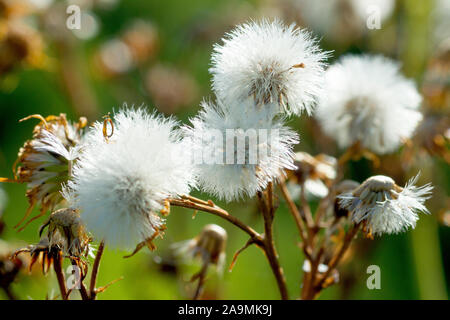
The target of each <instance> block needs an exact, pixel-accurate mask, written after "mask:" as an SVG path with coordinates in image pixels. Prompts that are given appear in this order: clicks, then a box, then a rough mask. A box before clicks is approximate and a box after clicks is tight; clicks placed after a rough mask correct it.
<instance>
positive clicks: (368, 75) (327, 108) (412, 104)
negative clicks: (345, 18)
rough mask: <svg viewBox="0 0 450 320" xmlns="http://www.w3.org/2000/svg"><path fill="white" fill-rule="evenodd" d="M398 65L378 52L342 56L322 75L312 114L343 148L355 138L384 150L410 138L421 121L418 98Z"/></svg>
mask: <svg viewBox="0 0 450 320" xmlns="http://www.w3.org/2000/svg"><path fill="white" fill-rule="evenodd" d="M399 68H400V66H399V65H398V64H397V63H395V62H394V61H392V60H390V59H387V58H385V57H382V56H369V55H363V56H346V57H344V58H342V59H341V60H340V61H339V62H337V63H336V64H334V65H333V66H331V67H330V68H329V69H328V70H327V72H326V75H325V79H326V84H325V94H324V95H323V97H322V98H321V101H320V103H319V105H318V108H317V113H316V116H317V118H318V120H319V121H320V124H321V127H322V129H323V130H324V131H325V132H326V133H327V134H328V135H329V136H331V137H334V138H335V139H336V141H337V142H338V144H339V146H340V147H342V148H346V147H349V146H351V145H352V144H354V143H355V142H357V141H359V142H361V143H362V145H363V147H365V148H367V149H370V150H372V151H373V152H375V153H378V154H383V153H388V152H392V151H395V149H396V148H398V147H399V146H400V144H401V143H402V141H403V139H406V138H410V137H411V136H412V134H413V132H414V130H415V128H416V127H417V125H418V123H419V122H420V121H421V120H422V114H421V113H420V112H419V111H418V110H417V109H418V108H419V106H420V103H421V101H422V98H421V96H420V94H419V93H418V91H417V89H416V86H415V84H414V82H413V81H411V80H408V79H406V78H405V77H404V76H403V75H401V74H400V72H399Z"/></svg>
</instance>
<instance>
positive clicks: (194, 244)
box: [174, 224, 227, 270]
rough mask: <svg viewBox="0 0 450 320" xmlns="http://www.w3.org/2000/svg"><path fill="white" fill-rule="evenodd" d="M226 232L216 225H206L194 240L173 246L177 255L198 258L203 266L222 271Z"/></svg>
mask: <svg viewBox="0 0 450 320" xmlns="http://www.w3.org/2000/svg"><path fill="white" fill-rule="evenodd" d="M226 242H227V232H226V231H225V229H223V228H222V227H220V226H218V225H216V224H208V225H206V226H205V227H204V228H203V230H202V231H201V232H200V234H199V235H197V236H196V237H195V238H193V239H191V240H187V241H184V242H181V243H178V244H175V246H174V248H175V250H176V252H177V254H178V255H182V256H184V257H191V258H200V259H201V261H202V263H203V265H204V266H206V265H209V264H214V265H216V266H217V269H218V270H222V268H223V263H224V260H225V248H226Z"/></svg>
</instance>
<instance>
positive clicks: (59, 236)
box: [39, 208, 90, 257]
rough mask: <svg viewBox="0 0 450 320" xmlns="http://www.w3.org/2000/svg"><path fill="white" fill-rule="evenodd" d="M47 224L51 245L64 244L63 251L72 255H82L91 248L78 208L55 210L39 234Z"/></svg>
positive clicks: (40, 232)
mask: <svg viewBox="0 0 450 320" xmlns="http://www.w3.org/2000/svg"><path fill="white" fill-rule="evenodd" d="M47 226H48V232H47V238H48V240H49V242H50V246H52V245H54V244H62V249H63V251H64V252H65V253H67V254H68V255H70V256H72V257H80V256H81V254H82V253H84V252H85V251H86V250H87V249H88V248H89V246H88V244H89V242H90V238H89V237H88V236H87V234H86V231H85V227H84V224H83V222H82V221H81V218H80V215H79V213H78V211H77V210H75V209H72V208H65V209H60V210H57V211H55V212H53V213H52V214H51V215H50V217H49V218H48V220H47V221H46V222H45V223H44V224H43V225H42V226H41V228H40V230H39V235H41V234H42V232H43V230H44V228H45V227H47ZM61 240H62V241H61Z"/></svg>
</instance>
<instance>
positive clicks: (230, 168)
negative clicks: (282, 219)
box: [185, 102, 298, 201]
mask: <svg viewBox="0 0 450 320" xmlns="http://www.w3.org/2000/svg"><path fill="white" fill-rule="evenodd" d="M247 103H248V102H247ZM241 105H242V106H243V109H242V108H241V109H240V108H239V106H241ZM245 105H246V103H238V104H237V105H236V106H233V107H232V108H228V109H227V108H225V107H223V106H222V105H221V103H220V102H219V104H218V105H214V104H212V103H207V102H204V103H203V110H202V111H201V112H200V114H199V115H198V116H197V117H196V118H194V119H192V120H191V123H192V127H186V128H185V132H186V136H187V138H188V139H189V141H190V143H191V148H192V150H193V153H194V154H195V155H200V157H201V156H203V158H200V159H194V163H196V164H197V168H198V181H199V186H200V187H201V189H202V190H203V191H205V192H207V193H210V194H212V195H214V196H216V197H218V198H220V199H224V200H226V201H232V200H237V199H240V198H242V197H244V196H250V197H251V196H254V195H255V194H256V193H257V192H258V191H261V190H263V189H264V188H266V186H267V184H268V183H269V182H271V181H274V180H276V179H278V178H279V177H280V176H282V175H283V169H294V168H295V166H294V164H293V155H294V154H293V151H292V148H293V146H294V145H295V144H296V143H298V136H297V134H296V133H295V132H293V131H291V130H290V129H289V128H287V127H285V126H284V125H283V123H282V121H281V120H276V119H274V118H273V115H271V113H270V111H263V110H261V111H258V110H255V109H254V108H246V106H245ZM270 108H271V107H270V106H268V107H267V108H265V110H269V109H270ZM242 110H245V112H244V111H242ZM197 160H199V161H197Z"/></svg>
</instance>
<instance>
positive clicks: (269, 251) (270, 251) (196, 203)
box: [168, 194, 288, 299]
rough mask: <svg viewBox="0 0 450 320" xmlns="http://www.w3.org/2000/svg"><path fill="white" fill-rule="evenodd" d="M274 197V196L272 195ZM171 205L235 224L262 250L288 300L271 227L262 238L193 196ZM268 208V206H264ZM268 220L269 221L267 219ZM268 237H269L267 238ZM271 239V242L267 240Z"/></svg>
mask: <svg viewBox="0 0 450 320" xmlns="http://www.w3.org/2000/svg"><path fill="white" fill-rule="evenodd" d="M272 196H273V194H272ZM168 201H169V203H170V204H171V205H173V206H178V207H184V208H189V209H193V210H198V211H203V212H208V213H211V214H214V215H216V216H218V217H221V218H223V219H225V220H227V221H228V222H230V223H232V224H234V225H235V226H237V227H238V228H239V229H241V230H242V231H244V232H246V233H247V234H248V235H249V236H250V238H251V240H252V243H254V244H256V245H257V246H258V247H259V248H261V249H262V250H263V251H264V253H265V255H266V257H267V259H268V261H269V264H270V266H271V268H272V271H273V272H274V275H275V278H276V280H277V284H278V286H279V288H280V294H281V296H282V299H288V294H287V288H286V281H285V280H284V276H283V270H282V269H281V267H280V265H279V263H278V257H277V254H276V251H275V247H274V246H273V239H272V232H271V230H272V228H271V227H270V232H267V231H266V233H265V234H264V237H263V236H261V235H260V234H259V233H258V232H256V231H255V230H253V229H252V228H251V227H249V226H248V225H246V224H245V223H244V222H242V221H241V220H239V219H238V218H236V217H234V216H232V215H230V214H229V213H228V212H227V211H225V210H224V209H222V208H220V207H218V206H216V205H215V204H214V203H213V202H212V201H204V200H201V199H197V198H194V197H192V196H182V197H181V199H168ZM269 203H272V209H270V210H266V211H267V212H268V213H266V214H264V217H265V224H266V226H265V228H267V222H269V221H270V225H271V222H272V220H273V211H274V209H273V198H272V199H270V200H269ZM264 207H265V208H266V206H264ZM266 218H267V219H266ZM267 235H268V236H267ZM267 239H269V240H267Z"/></svg>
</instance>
